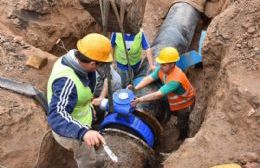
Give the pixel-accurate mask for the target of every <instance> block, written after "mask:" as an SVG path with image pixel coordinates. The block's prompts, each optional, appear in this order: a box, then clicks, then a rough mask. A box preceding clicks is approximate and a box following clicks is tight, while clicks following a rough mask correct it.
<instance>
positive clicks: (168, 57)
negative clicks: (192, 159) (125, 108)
mask: <svg viewBox="0 0 260 168" xmlns="http://www.w3.org/2000/svg"><path fill="white" fill-rule="evenodd" d="M179 59H180V56H179V53H178V51H177V50H176V49H175V48H173V47H166V48H163V49H162V50H161V51H160V53H159V56H158V57H157V58H156V62H158V63H159V64H160V66H158V67H157V68H156V69H155V70H154V71H153V72H152V73H151V74H150V75H149V76H146V77H145V78H144V79H143V80H142V81H141V82H140V83H139V84H138V85H137V86H136V87H135V90H140V89H142V88H144V87H145V86H147V85H149V84H150V83H152V82H154V81H156V80H158V79H160V80H161V82H162V83H163V86H162V87H161V88H160V89H159V90H158V91H156V92H154V93H150V94H147V95H145V96H142V97H139V98H136V99H135V100H133V101H132V102H131V105H132V106H136V105H137V103H143V102H148V101H153V100H157V99H162V98H163V97H164V96H166V95H167V98H168V103H169V107H170V111H171V112H172V114H174V115H176V116H177V120H178V123H177V127H178V128H179V129H180V136H179V138H178V139H179V140H183V139H185V138H186V137H187V134H188V131H189V125H188V120H189V115H190V112H191V111H192V109H193V106H194V103H195V90H194V88H193V86H192V85H191V83H190V82H189V80H188V79H187V77H186V75H185V74H184V73H183V72H182V71H181V69H179V68H178V67H177V66H176V65H175V63H176V62H177V61H178V60H179Z"/></svg>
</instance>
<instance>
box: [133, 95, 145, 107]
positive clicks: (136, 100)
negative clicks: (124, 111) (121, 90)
mask: <svg viewBox="0 0 260 168" xmlns="http://www.w3.org/2000/svg"><path fill="white" fill-rule="evenodd" d="M141 100H142V98H137V97H136V98H134V100H132V101H131V106H132V107H136V105H137V104H138V103H141Z"/></svg>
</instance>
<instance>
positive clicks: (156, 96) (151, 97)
mask: <svg viewBox="0 0 260 168" xmlns="http://www.w3.org/2000/svg"><path fill="white" fill-rule="evenodd" d="M162 97H163V94H162V92H160V91H157V92H153V93H150V94H148V95H145V96H142V97H139V98H136V99H134V100H133V101H132V102H131V105H132V106H134V107H135V106H136V105H137V104H138V103H143V102H149V101H153V100H158V99H161V98H162Z"/></svg>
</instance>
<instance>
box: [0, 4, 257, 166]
mask: <svg viewBox="0 0 260 168" xmlns="http://www.w3.org/2000/svg"><path fill="white" fill-rule="evenodd" d="M0 2H1V3H2V4H4V5H1V10H2V9H3V11H5V13H2V14H1V22H0V31H1V36H0V40H1V41H0V44H1V45H0V47H1V48H0V49H1V52H0V57H1V62H0V69H1V71H0V74H1V75H3V76H6V77H12V78H14V79H16V80H18V81H23V82H27V83H32V84H34V85H35V86H37V87H39V88H40V89H42V90H45V84H46V82H47V79H48V75H49V72H50V70H51V66H52V64H53V61H54V60H55V59H56V58H55V57H54V56H52V55H48V53H45V52H42V51H39V50H37V49H36V48H34V47H33V46H31V45H30V44H32V45H34V46H36V47H39V48H41V49H43V50H45V51H49V52H51V53H55V54H56V53H62V51H61V50H58V48H57V46H56V45H55V42H56V40H57V38H62V39H63V40H64V42H65V45H66V46H68V48H73V46H74V44H75V42H76V39H78V38H80V37H82V36H83V35H85V34H86V33H87V32H89V30H90V31H95V30H98V29H95V28H94V27H95V26H94V27H93V26H92V23H93V20H92V18H89V16H88V14H86V13H85V12H83V9H82V8H81V7H80V6H78V4H77V2H76V1H65V0H64V1H59V2H56V1H44V2H43V1H35V2H27V1H26V2H25V1H18V2H17V1H8V2H7V1H0ZM16 2H17V4H18V5H11V4H16ZM61 4H62V5H61ZM75 4H76V5H75ZM59 5H61V6H59ZM10 6H11V7H10ZM39 6H40V8H38V7H39ZM17 7H18V9H17ZM43 7H44V8H43ZM59 7H60V8H59ZM71 7H72V9H71ZM168 7H169V6H167V5H166V4H165V3H164V2H163V1H162V2H159V1H149V0H148V4H147V7H146V12H145V17H144V30H145V31H146V32H147V34H148V37H149V39H150V42H152V41H153V39H154V38H155V35H156V34H157V32H158V29H159V25H160V24H161V22H162V20H163V19H164V15H165V11H167V9H168ZM4 8H5V10H4ZM24 8H25V9H26V10H25V12H24ZM19 9H23V10H21V11H20V12H19ZM46 9H48V10H46ZM63 9H64V10H63ZM34 10H35V12H36V13H35V12H32V11H34ZM17 11H18V12H17ZM46 11H47V12H46ZM50 11H51V12H50ZM8 12H9V15H7V13H8ZM39 13H40V14H39ZM51 13H52V14H53V15H52V14H51ZM70 13H73V14H75V15H70ZM82 13H83V14H82ZM27 15H30V16H31V15H32V17H33V18H31V19H30V20H29V21H28V20H26V18H27ZM60 15H61V17H60ZM35 16H37V17H35ZM79 16H80V17H79ZM83 16H84V17H83ZM259 16H260V14H259V2H258V1H257V0H250V1H248V4H245V2H243V1H238V2H236V3H235V6H232V7H231V8H229V10H228V11H225V12H224V13H223V14H222V15H220V16H218V17H217V18H216V20H213V22H212V23H211V24H210V26H209V29H208V32H207V33H208V37H207V39H206V41H205V45H204V52H203V57H204V60H203V62H204V69H203V70H201V69H191V70H189V71H188V72H187V75H188V77H189V79H190V80H191V82H192V84H193V85H194V86H195V87H196V89H197V96H196V99H197V100H196V106H195V108H194V110H193V112H192V114H191V124H192V128H193V129H192V132H191V135H190V136H194V135H195V133H196V132H197V131H198V130H199V129H200V125H201V123H202V121H203V120H204V122H203V124H202V127H201V129H200V130H199V132H198V133H197V134H196V135H195V137H194V138H189V139H187V140H186V141H185V142H184V144H182V145H181V147H180V148H179V150H177V151H176V152H174V154H171V155H170V157H168V159H167V160H166V161H165V162H164V166H165V167H176V168H178V167H180V168H186V167H190V165H193V167H194V168H208V167H209V166H213V165H216V164H221V163H228V162H238V163H240V164H241V165H247V164H251V165H252V164H254V165H257V164H258V162H259V160H258V158H259V151H260V149H259V135H260V134H259V105H260V103H259V100H260V98H259V95H260V94H259V92H258V91H259V90H260V88H259V61H260V60H259V47H258V46H259V44H260V41H259V31H258V30H259V22H258V20H260V18H259ZM47 18H51V20H47ZM82 19H83V20H82ZM41 22H42V23H41ZM3 23H5V25H4V24H3ZM23 23H26V24H25V25H26V26H23ZM50 23H52V24H53V23H54V25H55V26H51V25H49V24H50ZM242 23H243V24H242ZM93 24H94V23H93ZM68 25H73V26H71V27H69V26H68ZM20 26H21V27H20ZM68 27H69V28H68ZM234 27H236V28H238V30H237V31H235V32H234V31H233V28H234ZM9 28H10V29H9ZM56 28H57V29H56ZM79 30H82V31H79ZM7 32H8V33H7ZM24 32H25V33H24ZM196 32H199V31H196ZM198 34H199V33H196V34H195V36H198ZM17 35H20V36H22V37H19V38H17V37H16V36H17ZM14 37H16V38H14ZM23 39H24V40H26V41H27V42H28V43H30V44H28V43H26V42H24V40H23ZM196 41H197V40H194V41H193V44H194V45H195V43H196ZM193 44H192V46H193V47H194V45H193ZM194 48H197V47H194ZM24 50H26V51H27V52H24ZM28 53H29V54H28ZM35 53H37V54H39V55H40V54H42V55H48V58H49V63H48V65H47V66H46V67H44V68H43V69H41V70H34V69H31V68H28V67H26V66H24V62H25V61H26V59H27V58H28V56H29V55H30V54H35ZM257 56H258V57H257ZM238 60H240V61H238ZM10 67H11V68H10ZM252 81H256V82H252ZM258 88H259V89H258ZM0 93H1V94H2V95H4V96H3V99H1V103H0V109H1V113H0V117H1V118H0V119H1V125H0V126H1V127H0V131H1V137H0V141H1V149H0V151H1V154H0V166H5V167H8V168H12V167H15V168H19V167H21V168H22V167H33V166H35V163H37V164H36V167H56V168H59V167H63V168H64V167H68V168H73V167H76V164H75V162H74V161H73V160H72V153H70V152H67V151H65V150H64V149H62V148H61V147H60V146H58V144H56V142H55V141H54V140H53V138H52V136H50V134H49V133H47V132H48V126H47V123H46V118H45V116H44V112H43V111H42V110H41V109H40V107H39V106H38V105H37V104H36V103H35V102H34V101H32V100H31V99H29V98H26V97H24V96H19V95H17V94H14V93H10V92H8V91H4V90H0ZM205 115H206V117H205V119H204V116H205ZM169 123H170V124H168V125H164V128H165V129H175V118H174V117H172V118H171V120H170V122H169ZM175 131H176V132H175ZM175 131H173V132H175V133H176V134H177V130H175ZM45 133H46V136H45V141H43V144H42V146H41V142H42V138H43V137H44V134H45ZM175 133H173V136H174V135H176V134H175ZM171 135H172V134H171ZM107 136H108V137H109V136H110V135H107ZM167 137H168V138H169V137H170V135H169V136H167ZM117 138H119V139H120V137H116V136H115V137H114V139H115V140H116V139H117ZM109 139H110V138H109ZM111 139H113V138H111ZM169 139H170V138H169ZM173 139H174V138H173ZM128 140H129V139H128V138H126V139H125V140H124V141H128ZM118 141H120V140H118ZM46 142H47V143H46ZM249 142H250V143H249ZM174 143H175V141H169V143H168V145H169V146H170V147H167V145H166V147H165V148H161V149H157V150H158V151H160V150H162V149H163V150H162V151H163V152H171V151H172V150H173V149H176V148H178V146H179V145H178V144H176V145H175V146H173V144H174ZM128 145H129V146H126V145H125V144H124V143H122V144H120V146H119V147H118V148H117V149H120V151H121V152H122V151H125V152H127V151H128V148H131V147H133V146H135V147H137V148H133V149H136V152H140V150H138V149H140V147H138V145H137V144H136V143H134V144H131V142H130V144H128ZM136 145H137V146H136ZM40 146H41V147H42V149H43V150H40V157H38V152H39V148H40ZM169 148H171V149H170V150H169V151H167V149H169ZM128 152H129V151H128ZM61 153H62V155H61ZM141 153H142V151H141ZM123 154H125V153H123ZM123 154H122V155H123ZM126 155H128V154H127V153H126ZM57 156H58V157H57ZM219 156H222V157H219ZM145 157H146V156H145ZM37 159H38V160H37ZM106 159H107V158H106ZM125 159H126V160H127V159H128V158H125ZM130 159H133V160H136V162H135V163H132V164H133V166H134V167H145V166H147V165H146V163H144V162H143V160H145V159H146V158H144V157H140V158H136V157H132V158H130ZM138 159H139V160H138ZM128 161H130V160H129V159H128ZM108 165H109V166H113V164H112V163H110V162H108ZM129 165H131V164H129ZM102 166H103V165H102V164H101V167H102ZM158 166H159V165H158ZM115 167H116V166H115Z"/></svg>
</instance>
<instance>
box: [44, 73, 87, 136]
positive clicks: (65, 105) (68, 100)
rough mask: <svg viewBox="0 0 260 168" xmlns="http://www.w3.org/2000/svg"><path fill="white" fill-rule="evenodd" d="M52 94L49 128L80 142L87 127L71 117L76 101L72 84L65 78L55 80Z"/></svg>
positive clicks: (75, 93)
mask: <svg viewBox="0 0 260 168" xmlns="http://www.w3.org/2000/svg"><path fill="white" fill-rule="evenodd" d="M52 92H53V94H52V98H51V102H50V103H49V110H48V123H49V124H50V126H51V128H52V129H53V130H54V132H56V133H57V134H59V135H61V136H64V137H68V138H74V139H78V140H82V139H83V136H84V134H85V133H86V132H87V131H88V130H89V126H85V125H81V124H80V123H79V122H77V121H75V120H73V119H72V117H71V113H72V112H73V109H74V107H75V106H76V104H77V101H78V95H77V90H76V86H75V84H74V82H73V81H72V80H71V79H69V78H66V77H64V78H59V79H56V80H55V81H54V83H53V85H52Z"/></svg>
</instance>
